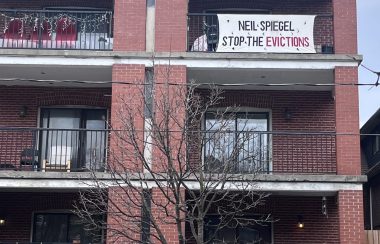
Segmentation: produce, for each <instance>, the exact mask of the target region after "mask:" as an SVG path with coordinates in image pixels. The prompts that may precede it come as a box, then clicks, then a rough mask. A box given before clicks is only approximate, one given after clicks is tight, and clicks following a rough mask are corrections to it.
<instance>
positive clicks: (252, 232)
mask: <svg viewBox="0 0 380 244" xmlns="http://www.w3.org/2000/svg"><path fill="white" fill-rule="evenodd" d="M256 217H257V216H256ZM244 218H245V219H246V221H247V224H245V225H242V224H238V223H235V221H231V223H229V224H228V225H227V226H223V227H218V224H219V223H220V220H219V218H218V216H216V215H214V216H207V217H206V218H205V240H207V241H210V242H208V243H212V244H222V243H223V244H248V243H250V244H269V243H272V242H271V236H272V234H271V232H272V228H271V223H260V224H255V223H254V221H253V219H254V218H255V217H254V216H245V217H244ZM249 219H252V221H251V222H252V223H249Z"/></svg>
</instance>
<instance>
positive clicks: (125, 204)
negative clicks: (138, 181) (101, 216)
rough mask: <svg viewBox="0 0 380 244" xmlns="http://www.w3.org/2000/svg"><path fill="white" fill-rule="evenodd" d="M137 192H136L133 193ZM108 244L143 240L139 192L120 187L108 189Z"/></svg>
mask: <svg viewBox="0 0 380 244" xmlns="http://www.w3.org/2000/svg"><path fill="white" fill-rule="evenodd" d="M133 191H135V192H133ZM108 199H109V200H108V216H107V239H106V243H107V244H115V243H133V240H140V239H141V208H140V206H141V202H140V201H141V199H140V195H139V192H138V191H136V190H134V189H127V188H124V189H123V188H121V187H120V186H116V187H110V188H109V189H108Z"/></svg>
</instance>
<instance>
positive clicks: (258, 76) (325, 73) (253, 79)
mask: <svg viewBox="0 0 380 244" xmlns="http://www.w3.org/2000/svg"><path fill="white" fill-rule="evenodd" d="M188 78H189V79H190V80H194V81H195V82H196V83H215V84H232V85H231V86H230V87H228V89H239V90H241V89H252V90H318V91H329V90H331V89H332V87H333V86H309V85H312V84H333V83H334V72H333V70H326V69H325V70H318V69H312V70H307V69H302V70H301V69H299V70H296V69H222V70H221V69H218V70H212V69H207V70H206V69H199V68H198V69H197V68H191V69H189V71H188ZM289 83H290V84H294V83H301V84H307V85H303V86H293V85H291V86H287V85H281V86H280V84H289ZM236 84H256V85H252V86H249V85H245V86H244V87H242V86H234V85H236ZM257 84H277V85H279V86H258V85H257Z"/></svg>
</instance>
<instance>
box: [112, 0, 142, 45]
mask: <svg viewBox="0 0 380 244" xmlns="http://www.w3.org/2000/svg"><path fill="white" fill-rule="evenodd" d="M114 2H115V5H114V12H115V14H114V44H113V50H114V51H145V27H146V24H145V20H146V1H145V0H115V1H114Z"/></svg>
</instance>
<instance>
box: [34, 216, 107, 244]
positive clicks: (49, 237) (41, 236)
mask: <svg viewBox="0 0 380 244" xmlns="http://www.w3.org/2000/svg"><path fill="white" fill-rule="evenodd" d="M32 239H33V242H39V243H44V242H48V243H51V242H54V243H73V242H74V241H75V242H76V243H101V232H100V231H99V232H98V233H90V232H89V231H87V230H86V229H85V226H84V224H83V222H82V221H81V220H80V219H79V218H78V217H77V216H75V215H74V214H71V213H36V214H34V217H33V238H32Z"/></svg>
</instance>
